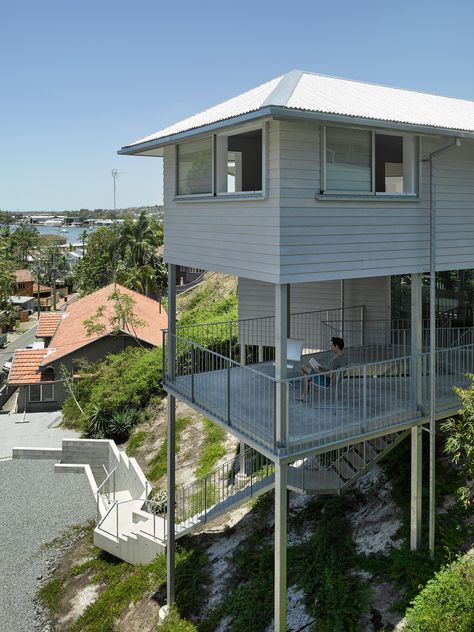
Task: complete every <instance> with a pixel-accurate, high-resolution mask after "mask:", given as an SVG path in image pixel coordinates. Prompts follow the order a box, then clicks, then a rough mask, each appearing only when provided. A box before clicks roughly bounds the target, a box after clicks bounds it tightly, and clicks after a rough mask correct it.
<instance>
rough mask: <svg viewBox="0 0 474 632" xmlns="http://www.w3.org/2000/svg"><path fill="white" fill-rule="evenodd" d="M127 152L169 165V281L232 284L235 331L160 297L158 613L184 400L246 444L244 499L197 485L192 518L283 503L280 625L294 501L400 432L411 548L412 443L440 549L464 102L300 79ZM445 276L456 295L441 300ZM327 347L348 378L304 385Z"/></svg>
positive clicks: (417, 513) (468, 254)
mask: <svg viewBox="0 0 474 632" xmlns="http://www.w3.org/2000/svg"><path fill="white" fill-rule="evenodd" d="M119 153H120V154H123V155H136V156H160V157H163V158H164V208H165V220H164V221H165V251H164V256H165V260H166V262H167V263H168V266H169V272H170V274H169V278H170V279H171V280H174V278H175V272H176V266H179V265H185V266H188V267H192V268H199V269H205V270H212V271H218V272H223V273H228V274H233V275H237V276H238V277H239V290H238V292H239V320H238V321H234V322H226V323H215V324H212V325H208V324H207V325H202V326H192V327H183V326H181V327H180V326H179V324H178V323H176V315H175V307H176V303H175V285H174V282H171V283H170V287H169V296H168V301H169V304H168V306H169V314H168V316H169V327H168V329H167V330H166V331H165V332H164V348H165V351H166V353H165V363H166V366H165V377H164V386H165V388H166V390H167V391H168V394H169V397H168V437H169V440H168V450H169V454H168V476H169V478H168V505H167V506H168V520H167V529H168V531H167V555H168V602H169V603H172V602H173V601H174V541H175V537H176V535H177V534H178V535H179V533H180V532H181V531H180V530H179V529H178V525H179V527H180V529H182V525H183V524H184V523H183V522H182V517H181V518H180V517H177V515H178V514H180V512H181V511H182V509H181V506H182V505H181V500H179V499H178V498H177V497H176V496H175V468H174V460H175V455H174V448H173V446H174V433H175V402H176V398H178V399H180V400H182V401H185V402H186V403H187V404H189V405H190V406H192V407H193V408H194V409H196V410H198V411H201V412H203V413H205V414H206V415H207V416H208V417H210V418H211V419H213V420H214V421H215V423H217V424H220V425H221V426H222V427H224V428H225V429H226V430H227V431H228V432H231V433H233V434H234V435H235V436H236V437H238V438H239V439H240V441H241V443H242V450H241V455H242V456H241V463H240V473H239V478H240V481H241V484H240V487H239V488H238V489H237V490H236V491H235V490H234V491H235V493H234V492H233V493H228V492H227V491H226V489H225V488H224V484H223V485H222V490H221V489H220V486H216V485H214V486H211V485H210V486H208V487H207V488H206V489H207V491H206V490H204V492H203V493H205V494H210V493H211V492H210V491H209V490H210V489H211V488H212V494H213V497H212V499H210V498H209V497H206V500H205V501H204V505H203V507H204V508H203V510H202V512H201V516H202V515H204V514H206V516H207V514H208V513H209V514H210V515H211V514H212V511H213V508H215V507H218V506H220V507H221V509H222V508H223V507H224V508H225V507H227V508H229V507H231V506H232V504H233V502H237V501H239V500H241V498H242V497H244V496H245V494H246V493H248V490H249V489H250V490H251V492H250V493H252V492H253V491H255V490H257V491H263V490H265V489H268V488H269V487H271V486H274V488H275V630H277V631H279V632H282V631H283V630H285V620H286V610H285V609H286V565H287V560H286V528H287V527H286V524H287V503H286V496H287V490H288V489H291V490H295V491H298V492H301V493H315V494H323V493H340V492H341V491H342V490H344V489H345V488H346V487H347V486H348V485H350V484H351V482H353V481H354V480H355V479H356V478H357V477H358V476H359V475H360V474H361V473H363V472H365V471H367V469H368V468H370V467H371V465H372V464H373V463H375V462H376V461H377V460H379V459H380V458H382V457H383V456H384V455H385V454H386V453H387V451H389V450H390V449H392V448H393V446H395V445H396V444H397V443H398V442H400V441H401V440H403V439H404V438H407V439H408V437H410V438H411V439H410V440H411V446H412V459H411V480H412V485H411V503H412V510H411V546H412V548H413V549H416V548H417V547H418V546H419V545H420V539H421V520H422V515H421V445H422V435H423V433H422V429H425V430H427V431H428V432H426V433H425V434H424V436H425V439H426V440H427V441H429V443H430V448H431V450H430V462H431V465H430V488H429V489H430V511H429V546H430V548H431V550H434V545H435V541H434V533H435V531H434V520H435V507H434V474H435V472H434V468H435V432H436V423H437V422H438V421H439V420H440V419H443V418H445V417H447V416H448V415H451V414H453V413H454V412H455V411H456V410H457V407H458V401H457V399H456V396H455V393H454V392H453V386H466V385H467V384H468V383H469V380H468V378H467V377H466V373H468V372H473V359H474V339H473V328H472V325H473V323H472V309H471V306H472V296H470V295H469V294H468V292H469V291H470V292H472V290H470V289H469V286H468V284H466V283H464V284H463V280H464V281H465V280H466V275H468V274H469V273H468V272H467V271H469V270H471V269H472V268H474V103H473V102H469V101H463V100H459V99H451V98H445V97H440V96H435V95H431V94H422V93H419V92H414V91H407V90H401V89H394V88H388V87H385V86H380V85H372V84H366V83H359V82H355V81H347V80H342V79H336V78H332V77H326V76H321V75H318V74H313V73H309V72H300V71H293V72H290V73H288V74H286V75H283V76H281V77H277V78H276V79H273V80H271V81H269V82H268V83H265V84H263V85H261V86H259V87H257V88H255V89H253V90H250V91H248V92H246V93H244V94H241V95H239V96H237V97H235V98H233V99H230V100H229V101H226V102H225V103H222V104H220V105H217V106H215V107H212V108H210V109H208V110H206V111H204V112H202V113H200V114H197V115H195V116H192V117H190V118H188V119H186V120H184V121H182V122H180V123H177V124H176V125H173V126H171V127H168V128H166V129H163V130H162V131H160V132H158V133H155V134H152V135H151V136H148V137H146V138H143V139H141V140H139V141H137V142H135V143H133V144H130V145H127V146H125V147H123V148H122V149H121V150H120V152H119ZM450 279H451V280H452V279H457V280H458V281H459V283H460V284H461V286H462V287H463V289H462V291H452V292H451V295H449V290H450V289H451V290H452V288H450V287H448V286H449V282H448V281H449V280H450ZM394 288H395V290H396V291H395V292H394V291H393V290H394ZM466 288H467V289H466ZM407 292H408V294H407ZM401 295H403V296H405V295H407V296H408V301H409V302H408V309H406V310H405V313H404V314H400V313H397V314H396V315H397V318H395V313H394V310H393V307H394V306H393V305H392V303H393V302H394V301H395V297H396V300H397V305H398V304H399V303H398V301H399V297H400V296H401ZM335 336H336V337H342V338H343V339H344V341H345V350H344V352H345V360H346V365H345V366H342V367H339V368H337V369H336V370H334V371H332V372H331V374H330V376H329V379H327V380H326V381H325V383H324V384H321V383H319V384H318V383H316V382H318V380H311V382H309V383H308V382H307V380H308V378H307V377H306V376H303V377H302V376H301V375H300V368H301V365H302V364H305V363H307V361H308V359H309V358H314V359H315V360H317V361H318V362H319V363H320V364H322V365H327V364H328V361H330V359H331V353H330V352H329V351H328V349H329V345H330V341H331V338H333V337H335ZM222 341H224V342H222ZM307 385H308V386H307ZM302 394H303V395H306V397H304V398H303V399H301V395H302ZM244 446H246V447H244ZM262 459H264V460H265V463H266V465H265V467H264V468H262V466H261V463H262ZM257 462H258V463H259V465H258V467H256V466H255V465H254V464H255V463H257ZM407 467H409V465H408V464H407ZM245 490H247V491H245ZM183 502H184V501H183ZM183 515H184V514H183Z"/></svg>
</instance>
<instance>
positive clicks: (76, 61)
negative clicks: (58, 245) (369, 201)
mask: <svg viewBox="0 0 474 632" xmlns="http://www.w3.org/2000/svg"><path fill="white" fill-rule="evenodd" d="M473 20H474V3H473V2H472V0H471V1H468V0H460V1H456V0H454V1H452V2H450V3H441V2H439V3H435V2H433V1H426V0H419V1H418V2H416V1H415V0H411V1H410V2H407V1H405V0H400V1H399V2H397V3H393V2H384V1H383V0H378V1H377V2H375V1H371V0H369V1H367V2H364V1H363V0H362V1H361V2H355V1H354V0H353V1H351V2H348V1H345V0H343V1H340V2H335V1H333V2H324V3H323V2H317V1H313V2H310V1H298V0H293V2H280V1H279V0H277V1H273V2H258V0H254V1H253V2H250V1H248V0H243V1H240V2H232V3H231V2H222V0H220V1H219V2H217V1H216V2H214V1H206V0H200V1H199V2H196V1H195V0H194V1H193V2H188V1H184V2H177V1H175V2H165V1H164V0H163V1H160V0H154V1H151V0H135V1H132V0H114V1H111V0H42V1H41V2H38V0H24V1H23V2H14V1H13V0H0V59H1V63H0V131H1V145H0V146H1V149H2V151H1V152H0V209H8V210H16V209H17V208H18V209H20V210H55V211H59V210H62V209H78V208H110V207H111V206H112V204H113V181H112V177H111V170H112V169H118V171H119V172H120V175H119V179H118V183H117V184H118V189H117V206H119V207H125V206H135V205H142V204H156V203H161V202H162V164H161V162H162V161H161V159H158V158H138V157H122V156H117V155H116V151H117V149H119V148H120V147H121V146H122V145H125V144H127V143H128V142H131V141H133V140H136V139H138V138H141V137H142V136H145V135H147V134H150V133H152V132H154V131H156V130H158V129H161V128H162V127H165V126H167V125H169V124H171V123H173V122H176V121H178V120H180V119H182V118H184V117H186V116H188V115H191V114H194V113H196V112H198V111H200V110H202V109H204V108H206V107H209V106H211V105H214V104H216V103H218V102H220V101H223V100H225V99H227V98H230V97H232V96H234V95H236V94H238V93H239V92H243V91H245V90H247V89H250V88H252V87H254V86H256V85H258V84H260V83H263V82H265V81H267V80H269V79H271V78H272V77H275V76H277V75H279V74H282V73H284V72H287V71H289V70H292V69H295V68H298V69H304V70H311V71H315V72H320V73H324V74H330V75H335V76H340V77H347V78H351V79H360V80H364V81H372V82H377V83H385V84H388V85H393V86H399V87H406V88H414V89H417V90H422V91H427V92H435V93H438V94H444V95H447V96H455V97H460V98H467V99H473V100H474V73H473V70H472V62H473V60H474V38H473V37H472V23H473Z"/></svg>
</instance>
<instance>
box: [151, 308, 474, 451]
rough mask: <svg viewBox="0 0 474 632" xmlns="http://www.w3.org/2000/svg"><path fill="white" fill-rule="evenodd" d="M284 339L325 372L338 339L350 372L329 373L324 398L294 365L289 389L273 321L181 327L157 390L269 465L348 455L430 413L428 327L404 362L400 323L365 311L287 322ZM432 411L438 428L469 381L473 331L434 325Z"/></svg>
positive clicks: (405, 327) (405, 339) (404, 327)
mask: <svg viewBox="0 0 474 632" xmlns="http://www.w3.org/2000/svg"><path fill="white" fill-rule="evenodd" d="M290 333H291V335H290V337H291V338H294V339H298V340H300V341H302V342H303V354H304V355H303V358H302V360H301V362H302V363H305V362H307V360H308V358H309V357H310V356H313V357H317V359H318V361H319V362H320V364H322V365H325V366H327V365H328V364H329V361H330V359H331V356H332V354H331V352H328V351H321V349H328V348H329V344H330V340H331V337H332V336H342V337H343V338H344V340H345V343H346V348H345V350H344V353H345V357H346V361H347V363H348V366H347V367H346V368H343V369H340V370H338V371H335V372H332V375H333V379H332V380H331V384H330V387H329V388H327V389H326V388H325V389H323V388H319V387H317V386H311V388H310V390H309V396H308V398H307V400H306V401H304V402H302V401H299V400H298V397H299V396H300V394H301V393H303V391H304V387H305V382H306V381H307V377H301V376H300V367H301V364H295V365H294V366H293V370H292V372H290V374H289V375H288V377H287V379H285V380H281V381H278V380H276V379H275V372H274V365H273V360H274V353H275V320H274V318H273V317H265V318H257V319H250V320H239V321H229V322H225V323H210V324H204V325H188V326H181V327H178V330H177V334H176V335H171V334H169V333H166V335H165V344H164V354H163V358H164V363H165V366H168V356H169V354H170V353H171V354H172V356H173V362H172V363H171V364H172V365H174V371H173V373H172V375H171V374H169V373H167V374H165V375H164V386H165V388H166V389H167V390H168V391H169V392H171V393H173V394H174V395H176V396H177V397H178V398H179V399H182V400H184V401H185V402H187V403H189V404H190V405H191V406H193V407H194V408H195V409H197V410H199V411H201V412H203V413H204V414H206V415H208V416H209V417H211V418H213V419H214V420H216V421H217V422H218V423H221V424H222V425H223V426H224V427H225V428H226V429H228V430H229V432H232V433H234V434H235V435H236V436H238V437H239V438H241V439H243V440H244V441H245V442H246V443H248V444H249V445H250V446H252V447H254V448H255V449H257V450H259V451H261V452H263V453H265V454H266V455H267V456H269V457H270V458H272V456H277V457H279V458H290V457H295V458H296V457H297V456H298V455H303V454H305V453H310V452H315V451H318V452H319V451H324V450H326V451H327V450H329V449H332V447H337V446H342V445H348V444H350V443H353V442H354V441H360V440H363V439H365V438H369V437H373V436H376V435H382V434H390V433H392V432H394V430H398V429H400V430H401V429H403V428H407V427H409V426H410V425H413V424H416V423H421V422H422V421H426V419H427V417H428V415H429V412H430V384H429V382H430V379H429V374H430V367H429V364H430V357H429V353H428V351H429V340H430V335H429V333H430V332H429V327H428V326H427V323H423V324H422V338H421V350H422V352H420V353H418V355H416V358H413V357H412V355H411V354H412V349H411V331H410V323H409V322H408V321H370V322H365V321H364V310H363V308H361V307H360V306H359V307H347V308H343V309H336V310H323V311H318V312H306V313H303V314H292V315H291V317H290ZM435 338H436V349H437V350H436V386H435V401H436V415H437V417H438V418H442V417H446V416H449V415H450V414H453V413H454V412H456V410H457V409H458V407H459V400H458V398H457V396H456V394H455V392H454V391H453V387H454V386H459V387H466V386H468V385H469V384H470V379H469V378H468V377H466V374H467V373H474V328H455V327H452V326H451V324H450V323H449V322H447V323H446V322H439V323H437V329H436V336H435ZM281 390H283V392H284V394H286V398H287V402H288V404H287V411H288V414H287V420H288V421H287V427H286V433H285V436H284V437H283V438H280V440H277V437H276V432H275V429H276V426H277V424H276V420H275V402H276V397H277V393H279V392H280V391H281Z"/></svg>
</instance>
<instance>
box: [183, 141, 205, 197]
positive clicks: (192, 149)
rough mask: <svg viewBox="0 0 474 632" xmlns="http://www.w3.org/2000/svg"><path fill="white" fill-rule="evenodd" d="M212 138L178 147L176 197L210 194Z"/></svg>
mask: <svg viewBox="0 0 474 632" xmlns="http://www.w3.org/2000/svg"><path fill="white" fill-rule="evenodd" d="M212 169H213V167H212V137H211V136H209V137H208V138H202V139H200V140H193V141H189V142H187V143H182V144H181V145H178V187H177V193H178V195H195V194H206V193H208V194H212Z"/></svg>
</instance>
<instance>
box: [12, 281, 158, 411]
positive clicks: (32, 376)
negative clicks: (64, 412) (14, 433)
mask: <svg viewBox="0 0 474 632" xmlns="http://www.w3.org/2000/svg"><path fill="white" fill-rule="evenodd" d="M115 289H118V290H120V292H121V293H123V294H127V295H128V296H130V297H131V298H133V300H134V301H135V303H134V305H133V314H134V317H135V318H136V319H137V320H138V321H140V325H137V326H135V327H133V330H131V329H127V327H124V328H120V329H119V331H117V325H116V324H115V323H113V322H111V320H110V319H111V318H112V317H113V314H114V307H113V301H111V300H109V297H110V295H111V293H112V292H113V291H114V290H115ZM102 307H103V308H104V309H103V314H102V316H101V317H100V318H98V320H97V322H98V323H99V324H101V325H103V328H104V329H103V331H100V332H97V333H93V334H91V335H88V334H87V331H86V327H85V325H84V321H85V320H87V319H89V318H91V316H93V315H94V314H96V312H97V310H98V309H99V308H102ZM167 325H168V318H167V315H166V313H165V312H164V310H162V309H160V305H159V303H158V302H157V301H154V300H152V299H150V298H147V297H146V296H143V295H142V294H138V293H137V292H134V291H133V290H129V289H128V288H125V287H122V286H120V285H109V286H107V287H104V288H102V289H100V290H97V291H96V292H93V293H92V294H89V295H88V296H85V297H84V298H81V299H78V300H76V301H75V302H73V303H70V304H68V306H67V309H66V311H65V312H63V313H46V314H42V315H41V317H40V322H39V325H38V331H37V337H38V338H42V339H43V341H44V344H45V349H24V350H18V351H16V352H15V355H14V356H13V362H12V367H11V370H10V373H9V376H8V385H9V388H10V392H11V391H12V389H13V388H15V387H17V388H18V389H19V391H18V399H17V406H16V410H17V411H18V412H24V411H31V412H35V411H43V410H57V409H59V408H60V407H61V405H62V403H63V401H64V399H65V398H66V397H67V390H66V388H65V385H64V379H63V378H62V371H63V370H66V371H67V373H68V374H69V375H70V376H71V377H73V376H74V374H75V372H76V369H77V363H78V360H79V359H81V358H85V359H86V360H87V361H89V362H96V361H98V360H101V359H103V358H105V357H106V356H107V355H109V354H111V353H118V352H119V351H122V350H123V349H125V348H126V347H129V346H137V345H139V346H144V347H149V348H151V347H158V346H161V344H162V333H161V330H162V329H163V328H166V327H167Z"/></svg>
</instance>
